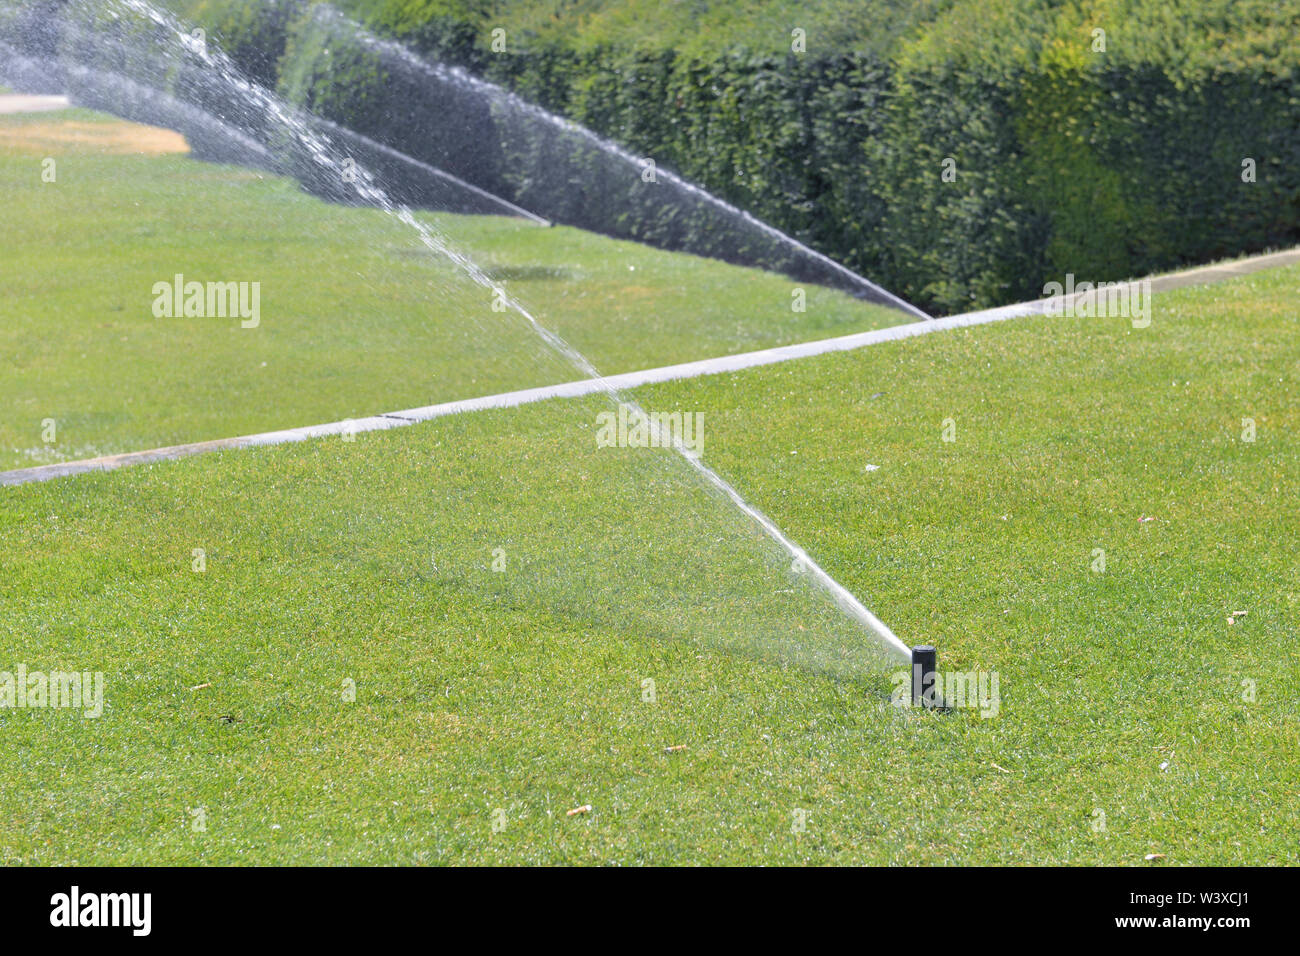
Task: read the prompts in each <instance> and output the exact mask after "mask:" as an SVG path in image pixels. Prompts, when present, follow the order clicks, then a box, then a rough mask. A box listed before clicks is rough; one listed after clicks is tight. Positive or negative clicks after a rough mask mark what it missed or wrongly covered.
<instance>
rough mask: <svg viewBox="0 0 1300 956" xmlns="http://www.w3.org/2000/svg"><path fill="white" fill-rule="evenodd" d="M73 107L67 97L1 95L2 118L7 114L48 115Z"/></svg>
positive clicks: (0, 111)
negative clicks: (51, 112) (54, 111)
mask: <svg viewBox="0 0 1300 956" xmlns="http://www.w3.org/2000/svg"><path fill="white" fill-rule="evenodd" d="M71 105H72V104H71V103H69V102H68V98H67V97H66V96H30V95H28V94H26V93H0V116H3V115H4V114H6V113H48V112H50V111H52V110H66V109H67V108H68V107H69V106H71Z"/></svg>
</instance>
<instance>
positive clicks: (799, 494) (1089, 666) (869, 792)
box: [0, 173, 1300, 865]
mask: <svg viewBox="0 0 1300 956" xmlns="http://www.w3.org/2000/svg"><path fill="white" fill-rule="evenodd" d="M222 175H229V174H228V173H222ZM250 188H256V189H271V187H268V186H265V185H258V184H251V185H250ZM283 198H284V199H285V201H286V202H289V201H293V202H304V204H305V203H306V201H303V200H298V199H292V198H291V197H290V196H289V195H288V193H287V191H286V192H285V195H284V197H283ZM1298 284H1300V270H1297V269H1295V268H1290V269H1282V270H1276V271H1271V272H1263V273H1257V274H1255V275H1252V276H1249V277H1245V278H1241V279H1237V280H1234V281H1232V282H1229V283H1225V284H1222V285H1217V286H1211V287H1205V288H1189V289H1182V290H1178V291H1175V292H1171V293H1168V294H1164V295H1160V296H1157V298H1156V302H1155V308H1154V315H1153V320H1152V324H1151V326H1150V328H1147V329H1132V328H1131V327H1130V326H1129V325H1128V323H1127V321H1126V320H1118V319H1117V320H1108V319H1045V318H1031V319H1021V320H1014V321H1010V322H1005V323H999V324H996V325H990V326H984V327H979V328H974V329H968V330H961V331H954V332H944V333H938V334H935V335H930V336H924V337H921V338H917V339H911V340H907V341H903V342H897V343H889V344H884V345H880V346H876V347H872V348H869V349H865V350H860V351H856V352H852V353H841V354H837V355H829V356H824V357H820V358H816V359H808V360H801V361H798V362H792V363H787V364H783V365H778V366H769V367H765V368H761V369H754V370H749V371H747V372H744V373H740V374H736V375H728V376H719V377H713V378H707V379H699V380H693V381H688V382H678V383H674V384H672V385H666V386H657V387H655V388H653V389H647V390H644V391H643V392H642V393H641V394H639V395H638V397H639V398H640V399H641V400H642V401H643V402H644V403H645V404H646V405H647V406H648V407H650V408H651V409H667V408H673V407H680V408H682V409H687V410H697V411H702V412H704V414H705V415H706V444H705V455H704V457H705V459H706V461H708V462H709V463H710V464H712V465H714V466H716V467H718V468H719V469H720V470H721V471H722V472H723V473H724V474H726V475H728V476H729V477H731V478H732V479H733V480H734V481H735V482H736V484H737V486H738V487H739V488H740V490H741V491H742V492H743V493H745V494H746V495H748V496H749V497H750V498H751V499H752V500H753V501H755V502H756V503H757V504H758V505H760V506H761V507H762V508H764V509H765V510H766V511H767V512H768V513H769V514H770V515H771V516H772V517H773V518H774V519H776V520H777V521H778V522H779V523H780V524H782V526H783V527H785V528H786V530H787V531H788V532H789V533H790V534H791V535H792V536H793V537H794V538H795V539H796V540H798V541H799V542H801V543H802V544H803V545H805V546H806V547H807V548H808V550H809V551H810V553H811V554H812V555H813V556H815V557H816V558H818V559H819V560H820V561H822V562H823V563H824V565H825V566H826V567H827V569H828V570H829V571H830V572H831V573H832V574H833V575H835V576H836V577H837V578H838V579H839V580H841V581H842V582H843V583H844V584H845V585H847V586H848V587H849V588H850V589H851V590H852V591H853V592H854V593H856V594H857V595H859V596H860V597H862V598H863V599H864V601H865V603H866V604H867V605H868V606H869V607H871V608H872V609H873V610H874V611H875V612H876V613H877V614H879V615H880V616H881V617H882V618H883V619H884V620H885V621H886V622H887V623H889V624H890V626H891V627H893V628H894V629H895V630H896V631H897V632H898V633H899V634H900V636H902V637H903V638H904V639H905V640H907V641H908V642H909V643H919V642H922V641H930V642H933V643H935V644H936V645H938V647H939V649H940V653H941V667H945V668H949V669H953V668H957V669H962V670H975V669H979V670H986V671H993V672H997V673H998V675H999V679H1000V689H1001V704H1000V710H999V713H998V714H997V716H996V717H993V718H990V719H981V718H980V716H978V714H977V713H974V712H969V711H960V712H953V713H946V714H933V713H923V712H919V711H911V710H903V709H898V708H894V707H892V706H890V704H889V701H888V695H889V691H890V687H891V683H890V672H889V668H888V666H886V665H883V664H882V663H880V662H879V661H877V660H876V659H875V658H874V656H873V655H872V654H870V653H869V652H868V650H867V649H868V648H869V646H870V640H869V638H867V637H866V636H865V635H857V636H856V637H855V636H853V635H851V634H849V633H848V632H847V631H846V629H845V627H844V625H843V624H842V623H841V622H840V621H839V620H838V619H836V618H834V617H833V616H831V615H829V614H828V613H827V609H826V607H825V605H824V603H823V602H819V601H818V600H817V599H816V596H815V595H813V594H810V593H809V592H808V590H807V588H806V587H805V586H804V585H801V584H800V583H799V581H798V580H797V579H793V578H791V577H789V576H787V575H785V574H784V573H783V572H782V569H781V568H780V567H777V566H775V564H776V562H775V560H774V559H773V558H772V556H771V555H770V553H769V552H767V551H765V550H764V549H763V548H762V547H761V546H760V545H758V544H756V543H753V539H752V535H751V534H750V532H749V530H748V529H747V528H746V527H745V525H744V524H743V523H741V522H739V521H738V520H735V519H734V518H733V517H731V516H730V513H729V509H727V508H726V507H725V506H723V505H722V504H721V503H719V502H717V501H715V500H714V499H711V498H709V497H708V496H705V495H703V494H702V493H700V492H699V491H698V489H696V488H694V487H693V486H692V485H691V484H690V483H689V482H688V481H686V480H684V478H683V474H684V471H683V469H682V468H680V467H679V466H678V465H675V464H674V463H673V462H672V460H671V459H669V458H667V457H665V456H664V455H662V454H660V453H657V452H653V451H649V450H635V449H624V450H618V451H615V450H610V449H600V450H598V449H596V448H595V446H594V442H593V440H592V431H591V429H592V425H593V416H594V414H595V412H596V411H597V410H599V408H600V406H599V404H598V403H597V402H596V401H595V400H587V401H583V402H571V403H570V402H551V403H544V404H540V405H533V406H527V407H523V408H519V409H515V410H510V411H502V412H494V413H481V414H473V415H467V416H462V417H457V418H452V419H442V420H438V421H435V422H430V423H426V424H423V425H418V426H414V427H411V428H404V429H399V430H395V431H389V432H375V433H368V434H364V435H360V436H357V438H356V440H355V441H354V442H350V443H349V442H344V441H343V440H342V439H340V438H334V439H329V440H321V441H313V442H309V443H304V444H301V445H294V446H284V447H277V448H264V449H255V450H246V451H239V452H228V453H222V454H216V455H210V456H204V457H200V458H192V459H186V460H182V461H176V462H169V463H165V464H159V465H154V466H149V467H141V468H134V469H126V470H122V471H118V472H113V473H108V474H96V475H87V476H82V477H78V478H75V479H63V480H58V481H53V482H49V483H44V484H40V485H27V486H21V487H17V488H10V489H4V491H3V494H0V634H3V637H4V642H5V646H6V647H7V648H8V649H9V655H8V657H6V658H5V660H3V661H0V669H5V668H9V669H12V668H14V667H16V666H17V664H18V663H25V664H26V665H27V666H28V667H29V668H31V669H38V668H41V669H47V670H48V669H53V668H65V669H73V668H75V669H78V670H98V671H103V672H104V674H105V677H106V681H107V684H106V690H105V701H106V704H105V710H104V714H103V716H102V717H101V718H100V719H97V720H91V719H82V718H81V717H79V716H78V715H77V714H75V713H71V712H69V711H55V710H18V711H14V710H10V711H4V710H0V739H3V740H4V742H5V751H6V756H7V758H8V759H7V764H8V767H9V772H8V777H7V781H6V786H5V787H4V788H3V789H2V790H0V854H2V855H3V857H2V858H3V862H5V863H27V864H50V863H73V862H76V863H82V864H90V863H145V862H150V863H193V862H204V863H272V862H279V863H343V862H358V863H362V862H364V863H416V862H438V863H478V862H606V863H702V862H733V863H755V862H766V863H795V862H811V863H1006V862H1014V863H1040V864H1041V863H1103V862H1104V863H1124V864H1135V865H1147V864H1144V862H1143V861H1144V856H1145V855H1147V854H1153V853H1158V854H1164V858H1163V860H1160V861H1157V863H1156V864H1155V865H1178V864H1189V863H1190V864H1234V863H1236V864H1240V863H1251V864H1266V863H1269V864H1277V863H1295V862H1297V861H1298V860H1300V846H1298V845H1297V836H1296V834H1297V826H1296V824H1297V819H1296V806H1297V797H1298V796H1300V792H1298V789H1297V788H1298V787H1300V784H1297V780H1300V756H1298V749H1297V743H1300V708H1298V706H1297V701H1296V697H1295V693H1294V689H1295V687H1296V686H1297V680H1298V679H1300V664H1298V662H1297V658H1296V651H1295V634H1296V627H1297V610H1298V609H1300V605H1298V602H1297V594H1298V593H1300V575H1298V574H1297V568H1296V562H1295V553H1294V542H1295V539H1296V530H1297V528H1296V519H1295V501H1296V499H1297V494H1298V493H1300V440H1298V439H1297V426H1298V425H1300V422H1298V421H1297V414H1298V412H1297V406H1296V403H1295V395H1296V394H1297V387H1298V385H1300V382H1297V364H1296V359H1297V347H1296V345H1295V343H1296V341H1297V332H1298V331H1300V329H1297V319H1296V315H1295V311H1294V307H1293V302H1294V296H1295V290H1296V288H1297V285H1298ZM1243 418H1252V419H1254V421H1255V423H1256V436H1255V438H1256V440H1255V441H1253V442H1245V441H1243V440H1242V419H1243ZM945 419H952V420H953V422H954V423H955V427H956V440H955V441H954V442H944V441H942V440H941V429H942V423H943V421H944V420H945ZM868 464H873V465H877V466H879V467H878V469H877V470H872V471H868V470H866V466H867V465H868ZM1143 518H1151V519H1154V520H1151V521H1142V520H1141V519H1143ZM195 548H202V549H204V552H205V561H206V570H205V571H204V572H203V573H196V572H195V571H194V570H193V566H192V561H193V560H194V559H193V557H192V554H193V550H194V549H195ZM1097 548H1101V549H1104V550H1105V552H1106V565H1105V570H1104V572H1097V571H1094V570H1092V567H1093V565H1094V561H1095V558H1094V549H1097ZM496 549H500V554H502V555H504V556H505V561H506V564H505V569H504V570H503V571H500V572H496V571H494V570H493V568H492V562H493V561H494V556H495V555H496V554H497V551H496ZM1234 611H1248V612H1249V613H1248V615H1247V616H1245V617H1242V618H1239V619H1238V620H1237V622H1236V623H1235V624H1233V625H1229V624H1228V623H1227V620H1226V618H1227V616H1228V615H1229V614H1230V613H1231V612H1234ZM801 628H802V630H801ZM647 679H652V680H653V681H654V682H655V684H654V687H655V700H654V701H653V702H651V701H647V700H644V699H643V697H644V695H645V693H646V692H645V690H644V688H645V686H646V685H645V684H644V683H643V682H644V681H646V680H647ZM348 680H351V681H354V682H355V687H356V694H355V701H347V700H344V699H343V689H344V688H345V686H347V685H346V684H345V681H348ZM1245 682H1254V694H1253V695H1248V694H1247V690H1248V687H1249V685H1247V684H1246V683H1245ZM204 685H207V686H204ZM1246 696H1253V699H1250V700H1247V699H1245V697H1246ZM679 745H685V747H686V748H687V749H685V750H681V751H677V752H673V753H666V752H665V748H667V747H671V746H679ZM1162 765H1163V766H1162ZM587 804H590V805H591V807H592V810H591V812H590V813H587V814H581V815H576V816H573V817H569V816H567V815H566V811H568V810H569V809H572V808H576V807H578V806H581V805H587ZM200 809H202V810H203V816H202V820H203V822H204V825H205V829H203V830H201V831H196V829H195V825H196V823H197V822H198V820H199V817H198V816H197V815H196V814H195V813H194V811H197V810H200ZM796 810H802V811H806V813H807V814H808V815H807V816H806V817H805V824H806V825H805V827H804V829H803V830H802V831H801V832H792V823H793V822H794V821H795V816H794V813H795V811H796ZM498 811H501V812H500V813H498ZM1101 814H1104V822H1105V827H1104V829H1102V830H1099V829H1097V824H1098V823H1100V821H1102V819H1103V817H1102V816H1101Z"/></svg>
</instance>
